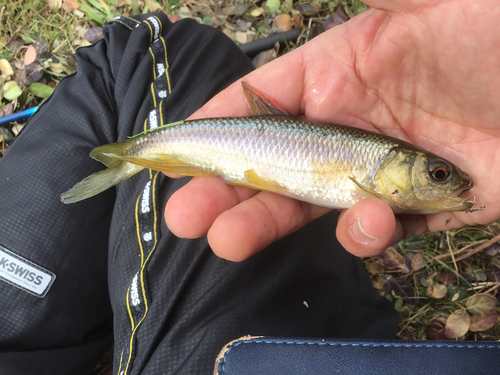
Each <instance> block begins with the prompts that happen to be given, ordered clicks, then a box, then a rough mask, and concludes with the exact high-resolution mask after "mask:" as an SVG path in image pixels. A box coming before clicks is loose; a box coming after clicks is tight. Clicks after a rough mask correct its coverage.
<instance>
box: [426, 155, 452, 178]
mask: <svg viewBox="0 0 500 375" xmlns="http://www.w3.org/2000/svg"><path fill="white" fill-rule="evenodd" d="M429 175H430V176H431V178H432V179H433V180H434V181H437V182H445V181H447V180H448V177H450V175H451V167H450V166H449V165H448V163H446V162H445V161H444V160H432V161H431V162H430V163H429Z"/></svg>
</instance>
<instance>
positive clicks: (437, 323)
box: [426, 318, 446, 340]
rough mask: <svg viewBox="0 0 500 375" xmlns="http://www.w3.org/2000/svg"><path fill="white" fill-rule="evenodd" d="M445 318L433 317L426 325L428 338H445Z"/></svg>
mask: <svg viewBox="0 0 500 375" xmlns="http://www.w3.org/2000/svg"><path fill="white" fill-rule="evenodd" d="M445 328H446V319H445V318H434V319H432V320H431V324H429V326H428V327H427V331H426V335H427V338H428V339H430V340H446V334H445Z"/></svg>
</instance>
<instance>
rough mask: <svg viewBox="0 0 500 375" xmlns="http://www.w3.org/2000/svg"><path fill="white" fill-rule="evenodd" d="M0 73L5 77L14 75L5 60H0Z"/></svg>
mask: <svg viewBox="0 0 500 375" xmlns="http://www.w3.org/2000/svg"><path fill="white" fill-rule="evenodd" d="M0 71H1V72H2V74H3V75H5V76H10V75H12V74H14V71H13V70H12V66H11V65H10V63H9V62H8V61H7V60H6V59H0Z"/></svg>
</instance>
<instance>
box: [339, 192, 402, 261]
mask: <svg viewBox="0 0 500 375" xmlns="http://www.w3.org/2000/svg"><path fill="white" fill-rule="evenodd" d="M403 232H404V231H403V227H402V225H401V224H400V223H399V221H397V220H396V217H395V216H394V213H393V212H392V210H391V208H390V207H389V206H388V205H387V204H386V203H384V202H382V201H381V200H379V199H375V198H367V199H364V200H362V201H360V202H358V203H356V204H355V205H354V206H352V207H351V208H349V209H348V210H347V211H344V212H343V213H342V214H341V216H340V218H339V220H338V223H337V238H338V240H339V242H340V243H341V244H342V246H344V248H345V249H346V250H347V251H349V252H350V253H352V254H353V255H356V256H358V257H369V256H374V255H377V254H380V253H381V252H383V251H384V250H385V249H386V248H387V247H389V246H390V245H392V244H395V243H397V242H399V241H400V240H401V239H402V238H403Z"/></svg>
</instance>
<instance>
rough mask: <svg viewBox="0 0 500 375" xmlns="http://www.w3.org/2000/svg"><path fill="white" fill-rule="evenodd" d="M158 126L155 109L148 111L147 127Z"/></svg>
mask: <svg viewBox="0 0 500 375" xmlns="http://www.w3.org/2000/svg"><path fill="white" fill-rule="evenodd" d="M157 127H158V120H157V118H156V109H153V110H152V111H151V112H149V128H150V129H154V128H157Z"/></svg>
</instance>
